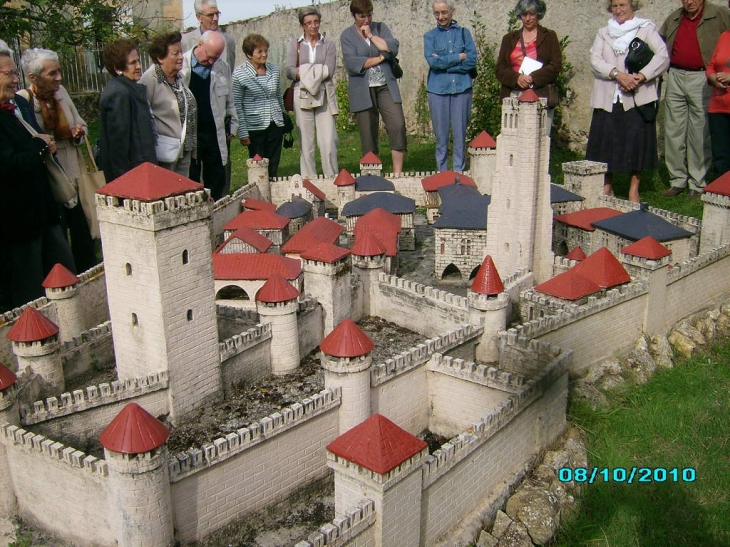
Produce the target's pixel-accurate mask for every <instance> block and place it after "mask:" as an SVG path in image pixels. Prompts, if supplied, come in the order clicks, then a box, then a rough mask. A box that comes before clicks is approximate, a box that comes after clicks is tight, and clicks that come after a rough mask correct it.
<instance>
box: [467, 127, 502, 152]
mask: <svg viewBox="0 0 730 547" xmlns="http://www.w3.org/2000/svg"><path fill="white" fill-rule="evenodd" d="M469 148H497V141H495V140H494V139H493V138H492V136H491V135H490V134H489V133H487V132H486V131H482V132H481V133H479V134H478V135H477V136H476V137H474V139H472V141H471V142H470V143H469Z"/></svg>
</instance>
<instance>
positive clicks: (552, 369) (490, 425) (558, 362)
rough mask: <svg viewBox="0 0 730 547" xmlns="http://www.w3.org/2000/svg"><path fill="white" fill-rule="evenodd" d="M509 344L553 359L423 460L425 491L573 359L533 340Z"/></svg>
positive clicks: (515, 413)
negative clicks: (497, 404)
mask: <svg viewBox="0 0 730 547" xmlns="http://www.w3.org/2000/svg"><path fill="white" fill-rule="evenodd" d="M510 343H515V344H518V345H519V346H520V347H522V348H523V349H525V348H529V349H532V350H535V349H537V351H544V350H545V349H546V348H545V347H543V346H547V347H548V348H547V349H549V353H550V354H553V355H554V356H553V358H552V359H551V360H550V362H549V364H548V366H547V367H545V368H544V369H543V371H542V372H541V373H540V374H538V375H537V376H536V377H535V378H533V379H532V380H529V381H527V382H526V383H525V384H524V385H523V386H521V387H520V389H519V390H518V391H516V392H515V394H514V395H511V396H510V398H509V399H508V400H506V401H504V402H503V403H502V404H500V405H499V406H498V407H497V408H496V409H495V410H494V411H492V412H490V413H488V414H485V415H484V416H482V417H481V418H480V419H479V422H477V423H475V424H473V425H472V427H470V428H469V429H467V430H466V431H463V432H462V433H460V434H459V435H457V436H456V437H454V438H453V439H451V440H450V441H449V442H447V443H444V444H443V445H442V446H441V448H439V449H438V450H436V451H435V452H434V453H433V454H431V455H430V456H428V457H427V458H426V461H425V462H424V464H423V487H424V488H428V487H429V486H430V485H431V484H433V483H434V482H436V481H437V480H438V479H439V478H440V477H442V476H443V475H444V474H446V473H448V472H449V471H450V470H451V469H453V468H454V466H456V465H457V464H458V463H459V462H461V461H462V460H464V459H465V458H466V457H468V456H469V455H470V454H471V453H472V452H474V451H475V450H476V449H477V448H479V447H480V446H481V445H482V444H484V443H485V442H486V441H487V440H489V439H490V438H491V437H493V436H494V435H496V434H497V433H498V432H499V431H500V430H501V429H502V428H503V427H505V426H506V425H507V424H508V423H510V422H511V421H512V419H514V418H515V417H516V416H517V415H518V414H520V412H522V411H523V410H524V409H525V408H526V407H527V406H529V405H530V404H531V403H533V402H534V401H535V400H536V399H538V398H539V397H540V396H542V394H543V393H545V392H546V391H547V389H548V388H550V387H551V386H552V385H553V384H555V382H556V381H557V380H558V379H559V378H560V377H561V376H563V375H564V374H567V372H568V365H569V362H570V359H571V357H572V352H571V351H569V350H568V351H564V350H563V349H562V348H559V347H557V346H551V345H550V344H545V343H544V342H537V341H536V340H527V339H516V340H512V341H511V342H510ZM536 357H537V356H536Z"/></svg>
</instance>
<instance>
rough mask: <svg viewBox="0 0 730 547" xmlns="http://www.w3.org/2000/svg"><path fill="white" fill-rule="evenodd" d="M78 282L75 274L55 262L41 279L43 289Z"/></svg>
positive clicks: (59, 287)
mask: <svg viewBox="0 0 730 547" xmlns="http://www.w3.org/2000/svg"><path fill="white" fill-rule="evenodd" d="M78 282H79V278H78V276H77V275H76V274H73V273H71V272H70V271H69V270H68V268H66V267H65V266H64V265H63V264H60V263H59V264H56V265H55V266H54V267H53V268H51V271H50V272H48V275H47V276H46V278H45V279H44V280H43V288H45V289H63V288H65V287H70V286H71V285H75V284H76V283H78Z"/></svg>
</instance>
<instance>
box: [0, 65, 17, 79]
mask: <svg viewBox="0 0 730 547" xmlns="http://www.w3.org/2000/svg"><path fill="white" fill-rule="evenodd" d="M0 74H5V75H6V76H10V77H11V78H12V77H13V76H14V77H16V78H18V79H20V72H18V71H17V70H10V69H9V68H0Z"/></svg>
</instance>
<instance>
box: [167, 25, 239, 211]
mask: <svg viewBox="0 0 730 547" xmlns="http://www.w3.org/2000/svg"><path fill="white" fill-rule="evenodd" d="M224 49H225V40H224V38H223V35H222V34H221V33H220V32H216V31H213V30H208V31H206V32H204V33H203V35H202V36H201V37H200V41H198V44H197V45H196V46H195V47H194V48H193V49H191V50H190V51H186V52H185V54H184V55H183V68H182V70H181V71H180V74H181V75H182V77H183V81H184V82H185V85H187V86H188V87H189V88H190V91H191V92H192V93H193V95H194V96H195V100H196V102H197V103H198V157H197V159H194V160H193V162H192V164H191V165H190V178H191V179H193V180H195V181H200V180H201V171H202V179H203V184H204V185H205V187H206V188H209V189H210V193H211V195H212V196H213V199H216V200H218V199H220V198H222V197H223V196H224V195H225V193H226V170H225V166H226V164H228V161H229V153H228V143H229V142H230V139H231V138H232V136H233V134H235V133H236V132H237V131H238V118H237V117H236V108H235V106H234V105H233V95H232V93H231V68H230V67H229V66H228V63H226V62H225V61H224V60H223V59H221V58H220V57H221V55H222V54H223V50H224ZM227 118H230V124H226V123H225V119H227Z"/></svg>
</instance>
